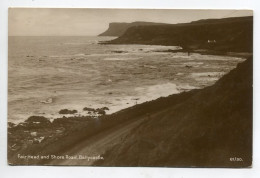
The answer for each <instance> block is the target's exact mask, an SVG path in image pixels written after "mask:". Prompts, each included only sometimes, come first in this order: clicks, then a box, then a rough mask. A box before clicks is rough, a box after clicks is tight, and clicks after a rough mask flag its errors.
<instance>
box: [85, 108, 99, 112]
mask: <svg viewBox="0 0 260 178" xmlns="http://www.w3.org/2000/svg"><path fill="white" fill-rule="evenodd" d="M83 111H92V112H95V111H96V110H95V109H93V108H88V107H85V108H83Z"/></svg>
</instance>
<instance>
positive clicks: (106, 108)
mask: <svg viewBox="0 0 260 178" xmlns="http://www.w3.org/2000/svg"><path fill="white" fill-rule="evenodd" d="M100 109H102V110H104V111H105V110H107V111H108V110H109V108H108V107H103V108H100Z"/></svg>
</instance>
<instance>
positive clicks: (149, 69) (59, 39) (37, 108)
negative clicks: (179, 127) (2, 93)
mask: <svg viewBox="0 0 260 178" xmlns="http://www.w3.org/2000/svg"><path fill="white" fill-rule="evenodd" d="M112 39H114V37H96V36H92V37H91V36H51V37H46V36H45V37H42V36H30V37H25V36H19V37H18V36H15V37H14V36H10V37H9V42H8V121H9V122H13V123H20V122H23V121H25V120H26V119H27V118H28V117H30V116H44V117H46V118H49V119H50V120H53V119H55V118H59V117H63V116H83V115H87V114H88V113H87V112H86V111H83V108H84V107H90V108H100V107H108V108H109V110H108V111H107V114H111V113H114V112H117V111H119V110H121V109H124V108H127V107H131V106H134V105H136V104H140V103H143V102H146V101H150V100H154V99H157V98H160V97H166V96H169V95H171V94H175V93H180V92H185V91H189V90H192V89H198V88H203V87H206V86H209V85H212V84H214V83H215V82H216V81H217V80H218V79H219V78H220V77H222V76H223V75H225V74H226V73H228V72H229V71H230V70H232V69H233V68H235V67H236V65H237V64H238V63H239V62H242V61H244V60H245V59H243V58H239V57H228V56H214V55H200V54H198V53H191V54H190V55H188V54H187V53H183V52H178V53H172V52H171V50H176V49H181V48H180V47H178V46H159V45H135V44H133V45H112V44H111V45H110V44H109V45H102V44H100V43H99V42H101V41H107V40H112ZM61 109H70V110H72V109H73V110H74V109H75V110H77V111H78V112H77V113H76V114H74V115H62V114H59V111H60V110H61Z"/></svg>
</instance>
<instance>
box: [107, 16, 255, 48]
mask: <svg viewBox="0 0 260 178" xmlns="http://www.w3.org/2000/svg"><path fill="white" fill-rule="evenodd" d="M107 43H109V44H149V45H173V46H181V47H182V48H184V49H188V50H196V49H210V50H215V51H225V52H230V51H232V52H252V51H253V17H251V16H250V17H232V18H224V19H207V20H199V21H194V22H191V23H183V24H162V25H159V24H158V25H138V26H131V27H129V28H128V29H127V30H126V31H125V33H124V34H123V35H122V36H120V37H118V38H117V39H114V40H112V41H110V42H107Z"/></svg>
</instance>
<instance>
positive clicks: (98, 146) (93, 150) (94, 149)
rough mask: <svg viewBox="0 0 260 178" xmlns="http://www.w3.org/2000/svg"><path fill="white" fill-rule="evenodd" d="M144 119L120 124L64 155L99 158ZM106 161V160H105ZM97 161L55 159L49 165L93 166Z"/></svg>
mask: <svg viewBox="0 0 260 178" xmlns="http://www.w3.org/2000/svg"><path fill="white" fill-rule="evenodd" d="M143 120H144V118H139V119H136V120H133V121H129V122H127V123H123V124H120V125H118V126H116V127H113V128H111V129H108V130H106V131H104V132H101V133H99V134H97V135H95V136H93V137H90V138H89V139H87V140H85V141H83V142H81V143H79V144H77V145H75V146H74V147H73V148H72V149H70V150H68V151H66V152H65V153H63V154H62V155H69V156H77V157H79V155H83V156H98V155H102V154H103V153H105V151H106V150H108V149H109V148H111V147H112V146H114V145H115V144H117V143H120V141H121V140H122V139H123V138H124V137H125V136H126V135H127V134H128V133H129V132H130V131H131V130H132V129H133V128H135V127H137V126H138V125H139V124H141V123H142V122H143ZM104 159H106V158H104ZM94 161H95V160H88V159H55V160H53V161H51V162H50V163H48V165H85V166H86V165H91V164H92V163H93V162H94Z"/></svg>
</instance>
